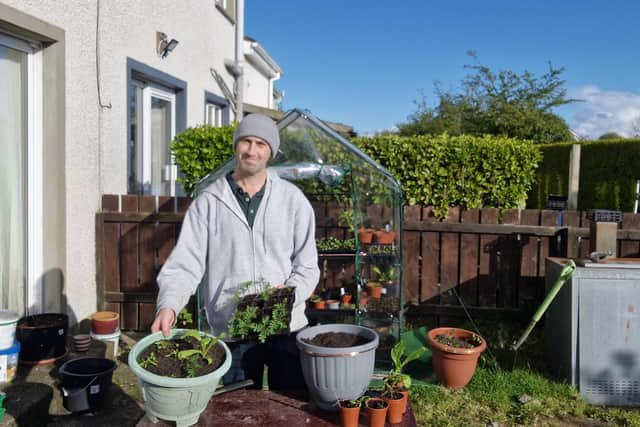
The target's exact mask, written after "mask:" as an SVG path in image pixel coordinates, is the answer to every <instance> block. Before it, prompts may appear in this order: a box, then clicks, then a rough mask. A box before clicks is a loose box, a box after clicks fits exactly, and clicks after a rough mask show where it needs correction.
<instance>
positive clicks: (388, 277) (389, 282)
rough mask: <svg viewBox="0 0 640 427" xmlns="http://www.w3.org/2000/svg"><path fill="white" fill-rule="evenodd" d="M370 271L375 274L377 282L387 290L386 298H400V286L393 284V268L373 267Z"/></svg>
mask: <svg viewBox="0 0 640 427" xmlns="http://www.w3.org/2000/svg"><path fill="white" fill-rule="evenodd" d="M371 269H372V270H373V272H374V273H375V274H376V277H377V280H378V281H380V282H381V283H382V284H383V285H384V287H385V288H386V289H387V295H388V296H393V297H399V296H400V286H399V285H398V284H397V283H395V280H396V276H397V270H396V268H395V267H394V266H389V267H388V268H386V269H383V268H381V267H380V266H377V265H374V266H373V267H371Z"/></svg>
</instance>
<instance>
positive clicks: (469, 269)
mask: <svg viewBox="0 0 640 427" xmlns="http://www.w3.org/2000/svg"><path fill="white" fill-rule="evenodd" d="M460 221H461V222H462V223H467V224H477V223H479V222H480V211H479V210H478V209H470V210H463V211H462V212H461V216H460ZM479 246H480V236H479V235H477V234H462V235H461V236H460V297H461V298H462V300H463V301H464V303H465V305H478V271H479V270H478V261H479V255H480V254H479Z"/></svg>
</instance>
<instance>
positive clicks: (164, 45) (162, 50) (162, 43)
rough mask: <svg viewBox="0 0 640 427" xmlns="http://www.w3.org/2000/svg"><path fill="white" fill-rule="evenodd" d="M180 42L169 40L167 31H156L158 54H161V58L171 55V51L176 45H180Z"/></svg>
mask: <svg viewBox="0 0 640 427" xmlns="http://www.w3.org/2000/svg"><path fill="white" fill-rule="evenodd" d="M178 43H179V42H178V40H176V39H171V40H168V37H167V35H166V34H165V33H162V32H160V31H156V52H158V55H160V57H161V58H165V57H166V56H167V55H169V52H171V51H172V50H173V49H175V48H176V46H178Z"/></svg>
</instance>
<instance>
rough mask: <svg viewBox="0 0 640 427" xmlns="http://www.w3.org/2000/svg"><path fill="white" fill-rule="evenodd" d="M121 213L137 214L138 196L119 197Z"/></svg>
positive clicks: (125, 195)
mask: <svg viewBox="0 0 640 427" xmlns="http://www.w3.org/2000/svg"><path fill="white" fill-rule="evenodd" d="M120 203H121V205H122V206H121V211H122V212H137V211H138V196H136V195H131V194H123V195H122V196H120Z"/></svg>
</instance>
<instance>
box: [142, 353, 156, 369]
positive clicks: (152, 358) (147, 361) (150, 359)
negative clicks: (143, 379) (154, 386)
mask: <svg viewBox="0 0 640 427" xmlns="http://www.w3.org/2000/svg"><path fill="white" fill-rule="evenodd" d="M139 364H140V367H141V368H144V369H147V368H148V367H149V366H158V359H157V357H156V354H155V353H153V352H151V353H149V355H148V356H147V357H145V358H144V360H141V361H140V363H139Z"/></svg>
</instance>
